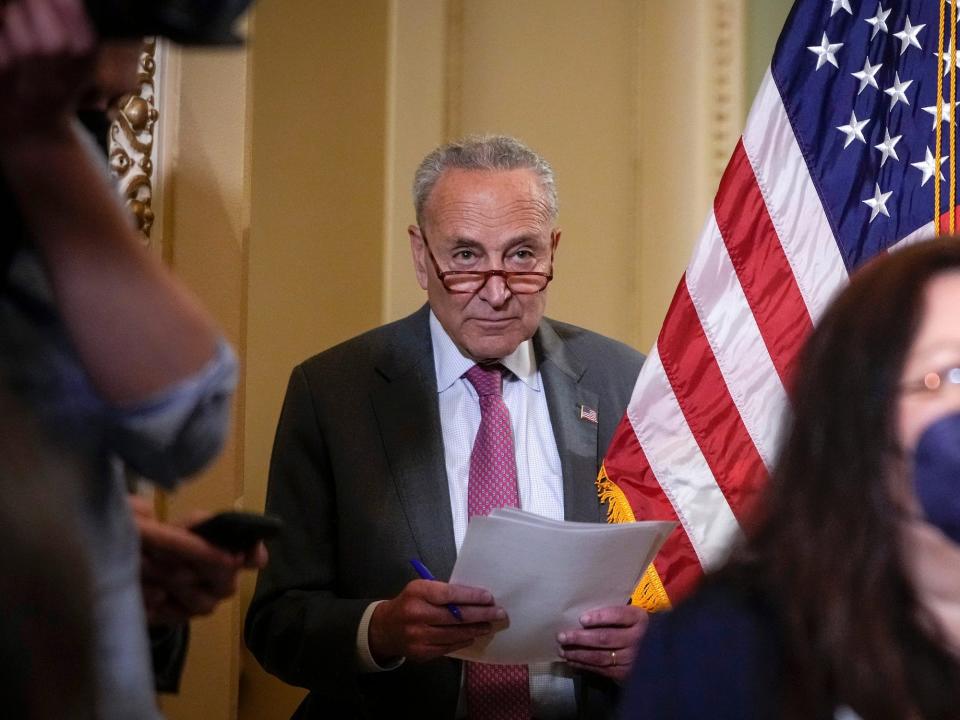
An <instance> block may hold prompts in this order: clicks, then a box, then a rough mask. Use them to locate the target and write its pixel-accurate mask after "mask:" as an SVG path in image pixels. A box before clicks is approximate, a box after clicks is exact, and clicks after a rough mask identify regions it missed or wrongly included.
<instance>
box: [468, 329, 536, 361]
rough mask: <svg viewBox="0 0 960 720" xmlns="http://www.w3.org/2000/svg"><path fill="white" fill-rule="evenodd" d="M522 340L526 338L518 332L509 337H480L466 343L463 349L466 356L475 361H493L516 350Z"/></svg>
mask: <svg viewBox="0 0 960 720" xmlns="http://www.w3.org/2000/svg"><path fill="white" fill-rule="evenodd" d="M524 340H526V338H524V337H522V336H521V335H520V334H517V335H516V336H515V337H510V338H505V337H503V336H498V337H496V338H480V339H476V340H475V341H474V342H469V343H467V344H466V345H465V346H464V347H463V350H464V352H465V353H466V354H467V356H468V357H470V359H472V360H474V361H475V362H478V363H485V362H495V361H497V360H500V359H502V358H505V357H507V355H509V354H510V353H512V352H513V351H514V350H516V349H517V348H518V347H519V346H520V344H521V343H522V342H523V341H524Z"/></svg>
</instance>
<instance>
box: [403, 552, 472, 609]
mask: <svg viewBox="0 0 960 720" xmlns="http://www.w3.org/2000/svg"><path fill="white" fill-rule="evenodd" d="M410 564H411V565H413V569H414V570H416V571H417V575H419V576H420V577H422V578H423V579H424V580H436V578H435V577H434V576H433V573H432V572H430V571H429V570H427V566H426V565H424V564H423V563H422V562H420V561H419V560H417V559H416V558H414V559H412V560H411V561H410ZM447 610H449V611H450V614H451V615H453V616H454V617H455V618H456V619H457V620H459V621H460V622H463V615H461V614H460V608H458V607H457V606H456V605H454V604H453V603H450V604H449V605H447Z"/></svg>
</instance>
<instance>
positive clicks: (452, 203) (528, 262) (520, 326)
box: [409, 169, 560, 361]
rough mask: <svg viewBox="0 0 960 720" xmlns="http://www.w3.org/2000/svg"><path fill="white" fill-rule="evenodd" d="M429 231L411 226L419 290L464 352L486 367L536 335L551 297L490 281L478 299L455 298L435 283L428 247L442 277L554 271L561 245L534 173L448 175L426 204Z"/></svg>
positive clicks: (471, 295)
mask: <svg viewBox="0 0 960 720" xmlns="http://www.w3.org/2000/svg"><path fill="white" fill-rule="evenodd" d="M423 216H424V217H423V222H424V227H423V228H422V230H421V228H418V227H417V226H415V225H413V226H411V227H410V230H409V232H410V248H411V250H412V252H413V263H414V268H415V270H416V273H417V281H418V282H419V283H420V287H422V288H423V289H424V290H426V291H427V298H428V300H429V302H430V307H431V308H432V310H433V312H434V314H435V315H436V316H437V319H438V320H439V321H440V324H441V325H443V328H444V330H446V331H447V334H448V335H449V336H450V337H451V338H452V339H453V341H454V343H456V345H457V347H459V348H460V350H461V352H463V353H464V354H466V355H467V356H469V357H470V358H472V359H474V360H477V361H483V360H492V359H499V358H502V357H505V356H507V355H509V354H510V353H512V352H513V351H514V350H515V349H516V348H517V346H518V345H520V343H522V342H523V341H524V340H527V339H529V338H530V337H532V336H533V334H534V332H536V329H537V325H538V324H539V323H540V318H542V317H543V312H544V309H545V307H546V303H547V293H546V290H544V291H543V292H538V293H533V294H524V295H520V294H515V293H513V292H511V291H510V289H509V288H508V287H507V285H506V282H505V281H504V279H503V278H502V277H499V276H493V277H490V278H488V279H487V282H486V284H485V285H484V286H483V287H482V288H480V289H479V290H477V291H476V292H473V293H463V294H459V293H450V292H448V291H447V289H446V288H445V287H444V286H443V283H442V282H441V281H440V279H439V278H438V277H437V274H436V270H435V268H434V266H433V263H432V262H431V261H430V257H429V255H428V247H427V245H426V244H425V243H424V237H423V236H424V234H425V235H426V238H427V242H428V243H429V250H432V251H433V255H434V257H435V258H436V260H437V264H438V265H439V266H440V270H441V271H442V272H445V271H451V270H461V271H481V270H507V271H510V270H514V271H530V270H535V271H538V272H550V270H551V269H552V267H551V266H552V263H551V258H552V253H553V251H554V250H555V249H556V244H557V243H558V242H559V240H560V233H559V231H553V232H551V230H552V224H553V221H552V218H551V217H550V211H549V208H548V206H547V203H546V202H545V200H544V198H543V191H542V190H541V188H540V184H539V182H538V180H537V177H536V175H535V174H534V173H533V171H531V170H507V171H486V170H460V169H452V170H447V171H446V172H444V173H443V175H441V176H440V179H439V180H438V181H437V183H436V184H435V185H434V187H433V190H432V191H431V192H430V195H429V197H428V198H427V202H426V206H425V207H424V211H423Z"/></svg>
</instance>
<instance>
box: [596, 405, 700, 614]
mask: <svg viewBox="0 0 960 720" xmlns="http://www.w3.org/2000/svg"><path fill="white" fill-rule="evenodd" d="M604 468H605V469H606V471H607V477H609V478H610V479H611V480H612V481H613V482H615V483H616V484H617V486H618V487H619V488H620V490H622V491H623V494H624V495H625V496H626V498H627V502H629V503H630V508H631V509H632V510H633V514H634V517H635V518H636V519H637V520H672V521H674V522H675V521H676V520H677V513H676V512H675V511H674V509H673V505H672V504H671V503H670V501H669V500H668V499H667V496H666V495H664V494H663V491H662V490H661V489H660V484H659V483H658V482H657V479H656V477H654V475H653V471H652V470H651V469H650V463H649V462H647V457H646V455H645V454H644V452H643V448H641V447H640V442H639V441H638V440H637V436H636V434H635V433H634V431H633V426H632V425H631V424H630V422H629V421H628V420H627V418H624V419H623V420H622V421H621V422H620V425H619V426H618V427H617V431H616V433H614V436H613V440H612V441H611V443H610V449H609V450H608V451H607V459H606V460H605V461H604ZM653 564H654V567H656V569H657V573H658V574H659V575H660V581H661V582H662V583H663V585H664V587H665V588H666V591H667V596H668V597H669V598H670V602H671V603H674V604H675V603H676V602H678V601H679V600H681V599H682V598H683V597H685V596H686V595H687V594H688V593H689V592H690V591H691V590H692V589H693V588H694V587H695V586H696V584H697V582H698V581H699V580H700V578H701V577H702V576H703V570H702V568H701V567H700V560H699V558H698V557H697V553H696V552H695V551H694V549H693V546H692V545H691V544H690V539H689V538H688V537H687V534H686V532H684V529H683V526H682V525H677V527H676V528H675V529H674V531H673V532H672V533H671V534H670V537H669V538H667V541H666V543H664V546H663V548H662V549H661V550H660V552H659V553H658V554H657V557H656V559H655V560H654V563H653Z"/></svg>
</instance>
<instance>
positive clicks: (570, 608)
mask: <svg viewBox="0 0 960 720" xmlns="http://www.w3.org/2000/svg"><path fill="white" fill-rule="evenodd" d="M675 525H676V523H673V522H636V523H618V524H603V523H582V522H565V521H562V520H550V519H547V518H543V517H540V516H539V515H534V514H532V513H527V512H523V511H521V510H517V509H513V508H501V509H498V510H494V511H493V512H492V513H490V515H488V516H485V517H481V516H477V517H473V518H471V520H470V524H469V525H468V526H467V534H466V537H465V538H464V540H463V546H462V547H461V548H460V554H459V555H458V556H457V563H456V565H455V566H454V568H453V574H452V575H451V577H450V582H451V583H455V584H457V585H470V586H473V587H480V588H484V589H486V590H489V591H490V592H491V593H492V594H493V597H494V599H495V600H496V603H497V604H498V605H500V606H501V607H503V608H504V609H505V610H506V611H507V616H508V621H507V622H506V623H504V626H503V627H502V628H501V629H499V631H498V632H495V633H493V634H492V635H489V636H487V637H486V638H481V639H478V640H477V641H475V642H474V643H473V645H471V646H470V647H468V648H465V649H464V650H459V651H457V652H455V653H452V656H453V657H457V658H461V659H463V660H474V661H480V662H485V663H494V664H529V663H535V662H557V661H561V660H562V659H561V658H560V657H559V655H558V653H557V651H558V649H559V646H558V645H557V633H559V632H560V631H561V630H573V629H577V628H579V627H580V616H581V615H582V614H583V613H584V612H586V611H587V610H596V609H597V608H602V607H612V606H614V605H624V604H626V603H627V601H628V600H629V599H630V595H631V594H632V593H633V589H634V587H636V584H637V582H639V580H640V578H641V576H642V575H643V572H644V571H645V570H646V568H647V566H648V565H649V564H650V563H651V562H652V560H653V558H654V556H655V555H656V554H657V551H658V550H659V549H660V546H661V545H662V544H663V542H664V541H665V540H666V539H667V536H668V535H669V534H670V531H671V530H673V528H674V526H675Z"/></svg>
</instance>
